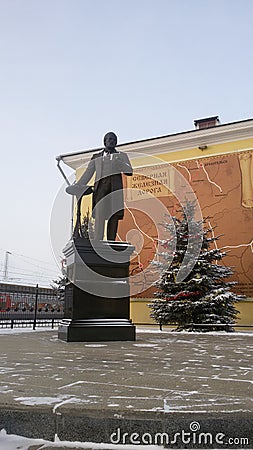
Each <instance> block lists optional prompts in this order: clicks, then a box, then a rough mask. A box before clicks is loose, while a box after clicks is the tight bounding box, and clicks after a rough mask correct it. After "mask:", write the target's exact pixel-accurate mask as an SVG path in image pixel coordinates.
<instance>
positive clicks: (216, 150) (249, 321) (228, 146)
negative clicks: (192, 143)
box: [130, 138, 253, 330]
mask: <svg viewBox="0 0 253 450" xmlns="http://www.w3.org/2000/svg"><path fill="white" fill-rule="evenodd" d="M252 149H253V138H252V139H245V140H238V141H233V142H226V143H222V144H216V145H208V147H207V149H206V150H204V151H202V150H200V149H199V148H197V147H196V148H191V149H187V150H181V151H174V152H167V153H161V154H158V155H157V154H156V155H155V156H147V157H141V158H138V159H135V160H133V166H134V167H135V168H136V170H137V172H138V167H145V166H146V167H147V166H149V165H151V166H152V164H157V163H158V162H159V160H160V161H161V162H163V161H164V162H168V163H172V164H173V163H177V162H187V161H191V160H195V159H196V160H198V159H202V160H203V158H212V157H217V156H219V155H232V154H236V153H240V152H243V151H250V150H252ZM143 153H144V152H143ZM252 170H253V154H252ZM251 176H252V183H253V173H252V174H251ZM232 183H233V173H231V186H232ZM244 212H245V214H248V231H249V230H250V229H252V228H253V227H252V223H253V208H250V209H249V210H245V211H244ZM233 226H234V224H233V223H231V228H233ZM219 233H222V230H218V234H219ZM237 233H239V234H240V229H238V230H237ZM251 237H252V236H251ZM232 239H233V238H232ZM232 239H229V238H228V240H229V241H230V242H229V243H230V244H232V243H233V242H232ZM242 239H243V238H242ZM251 251H252V247H251ZM228 265H230V264H229V263H228ZM248 269H249V274H250V275H251V277H252V273H253V261H252V259H251V265H249V268H248ZM251 286H252V284H251ZM250 292H252V287H251V290H250ZM144 295H145V294H144ZM151 300H152V299H151V298H132V299H131V306H130V314H131V319H132V320H133V322H134V323H136V324H152V325H155V322H154V321H153V320H152V319H151V318H150V312H151V310H150V308H149V307H148V306H147V305H148V304H149V303H150V302H151ZM236 308H237V309H238V310H239V314H238V321H237V323H238V325H239V326H243V325H245V326H247V325H249V326H253V298H252V295H249V296H248V297H247V298H246V299H245V301H242V302H240V303H238V304H236ZM238 330H240V328H238Z"/></svg>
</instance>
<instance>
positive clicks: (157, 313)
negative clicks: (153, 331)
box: [149, 202, 243, 331]
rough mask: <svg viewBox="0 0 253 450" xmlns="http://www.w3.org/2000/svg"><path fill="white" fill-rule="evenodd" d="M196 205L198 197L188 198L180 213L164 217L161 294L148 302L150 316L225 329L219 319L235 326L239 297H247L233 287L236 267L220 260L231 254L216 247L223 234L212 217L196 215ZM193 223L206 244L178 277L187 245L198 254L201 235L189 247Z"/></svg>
mask: <svg viewBox="0 0 253 450" xmlns="http://www.w3.org/2000/svg"><path fill="white" fill-rule="evenodd" d="M194 210H195V206H194V202H187V203H186V204H185V205H184V207H182V208H181V210H180V217H179V218H178V217H172V218H171V217H169V216H168V221H167V222H165V223H164V227H165V229H166V230H167V232H168V239H166V240H163V241H161V242H160V248H161V247H162V249H163V250H162V251H160V252H159V253H158V255H157V256H158V259H159V261H153V264H154V265H156V266H157V269H158V270H159V271H160V277H159V279H158V280H157V281H156V283H155V286H156V287H157V288H158V290H157V292H156V293H155V297H156V298H155V299H154V300H153V301H152V303H151V304H149V307H150V308H151V310H152V313H151V317H152V318H153V319H155V321H156V322H157V323H159V324H160V325H166V324H175V325H177V328H176V330H177V331H182V330H184V329H191V330H196V331H213V330H220V329H221V328H220V327H219V326H216V327H215V324H218V325H221V324H228V325H229V326H230V327H229V330H230V331H232V330H233V328H232V325H233V324H234V323H235V319H236V316H237V314H238V312H239V311H237V310H236V308H235V307H234V303H236V302H238V301H240V300H241V299H242V298H243V297H242V296H238V295H236V294H235V293H234V292H233V291H232V290H231V287H232V286H233V285H234V284H236V283H235V282H233V281H228V280H227V279H228V277H230V276H231V275H232V274H233V271H232V269H231V268H230V267H226V266H224V265H221V264H218V262H219V261H220V260H221V259H222V258H223V257H224V256H225V255H226V253H224V252H221V251H220V250H219V249H218V248H217V245H215V246H214V248H212V247H213V244H215V243H216V241H218V239H219V236H217V237H215V236H214V231H213V230H214V229H213V228H210V227H207V226H206V222H207V219H203V220H201V221H197V220H195V217H194ZM189 228H190V229H191V232H192V230H193V232H194V233H195V237H197V238H199V239H201V241H202V245H201V249H200V252H199V255H198V257H197V259H196V263H195V266H194V268H193V269H192V270H191V271H190V273H189V274H188V275H187V276H186V278H185V279H184V280H183V281H179V282H178V281H177V274H178V272H179V269H180V266H181V264H182V262H183V260H184V255H185V253H186V251H187V252H190V253H192V255H195V254H196V253H195V249H194V245H195V243H196V239H195V240H192V241H191V245H192V248H189V242H190V240H189V236H188V233H189ZM161 259H162V261H161ZM192 324H202V325H201V326H199V325H198V326H195V325H192ZM211 324H213V326H210V325H211Z"/></svg>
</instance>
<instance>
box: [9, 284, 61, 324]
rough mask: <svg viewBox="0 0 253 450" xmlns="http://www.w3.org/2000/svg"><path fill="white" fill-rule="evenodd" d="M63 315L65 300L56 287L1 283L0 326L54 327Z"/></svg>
mask: <svg viewBox="0 0 253 450" xmlns="http://www.w3.org/2000/svg"><path fill="white" fill-rule="evenodd" d="M63 315H64V311H63V301H62V300H61V299H60V297H59V295H58V294H57V291H55V290H54V289H52V288H44V287H39V286H38V285H36V286H25V285H17V284H9V283H0V327H2V328H3V327H5V328H6V327H11V328H13V327H16V326H19V327H21V326H22V327H24V326H32V325H33V327H34V328H35V326H52V327H54V326H56V325H58V323H59V322H60V321H61V319H62V318H63Z"/></svg>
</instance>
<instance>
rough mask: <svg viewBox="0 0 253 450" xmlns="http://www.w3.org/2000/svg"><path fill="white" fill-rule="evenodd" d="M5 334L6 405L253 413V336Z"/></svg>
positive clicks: (1, 378)
mask: <svg viewBox="0 0 253 450" xmlns="http://www.w3.org/2000/svg"><path fill="white" fill-rule="evenodd" d="M154 331H155V332H154ZM0 339H1V355H0V393H1V400H0V404H1V405H4V404H19V405H24V406H27V407H30V408H31V407H33V406H36V405H40V406H42V405H45V406H47V407H50V408H52V409H53V410H54V411H55V410H56V409H58V408H60V407H63V406H64V405H66V404H68V405H69V406H70V405H72V406H74V407H75V408H83V407H85V408H86V409H101V408H106V409H111V410H113V411H115V414H117V413H118V411H127V410H131V409H134V410H135V411H165V412H173V411H178V412H196V411H206V410H208V411H209V412H212V411H213V412H215V411H220V412H221V411H228V410H229V411H231V412H236V411H252V403H251V397H252V395H251V393H252V383H253V381H252V353H253V346H252V339H253V333H243V332H242V333H230V334H226V333H222V332H221V333H208V334H200V333H184V334H182V333H172V332H162V333H161V332H158V331H156V330H153V332H150V331H149V330H145V329H144V330H139V332H138V340H137V341H136V342H110V343H109V342H105V343H71V344H67V343H65V342H61V341H59V340H58V339H57V331H56V330H52V331H47V332H45V331H44V332H41V331H40V332H33V331H31V330H30V331H29V332H27V330H26V332H24V331H23V330H18V329H15V330H14V333H13V330H12V331H11V330H1V332H0ZM45 375H46V377H45Z"/></svg>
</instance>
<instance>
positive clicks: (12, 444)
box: [0, 430, 164, 450]
mask: <svg viewBox="0 0 253 450" xmlns="http://www.w3.org/2000/svg"><path fill="white" fill-rule="evenodd" d="M122 447H123V446H122V444H120V445H114V444H95V443H92V442H86V443H82V442H67V441H61V442H60V441H58V439H57V438H56V442H54V443H53V442H49V441H45V440H43V439H28V438H26V437H23V436H15V435H8V434H6V431H5V430H1V431H0V450H51V449H56V450H57V448H58V450H59V449H61V450H62V449H86V450H97V449H101V450H121V449H122ZM136 447H137V448H138V449H139V450H161V449H163V448H164V447H163V446H157V445H137V446H136V445H127V446H126V450H136ZM123 448H124V447H123Z"/></svg>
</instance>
